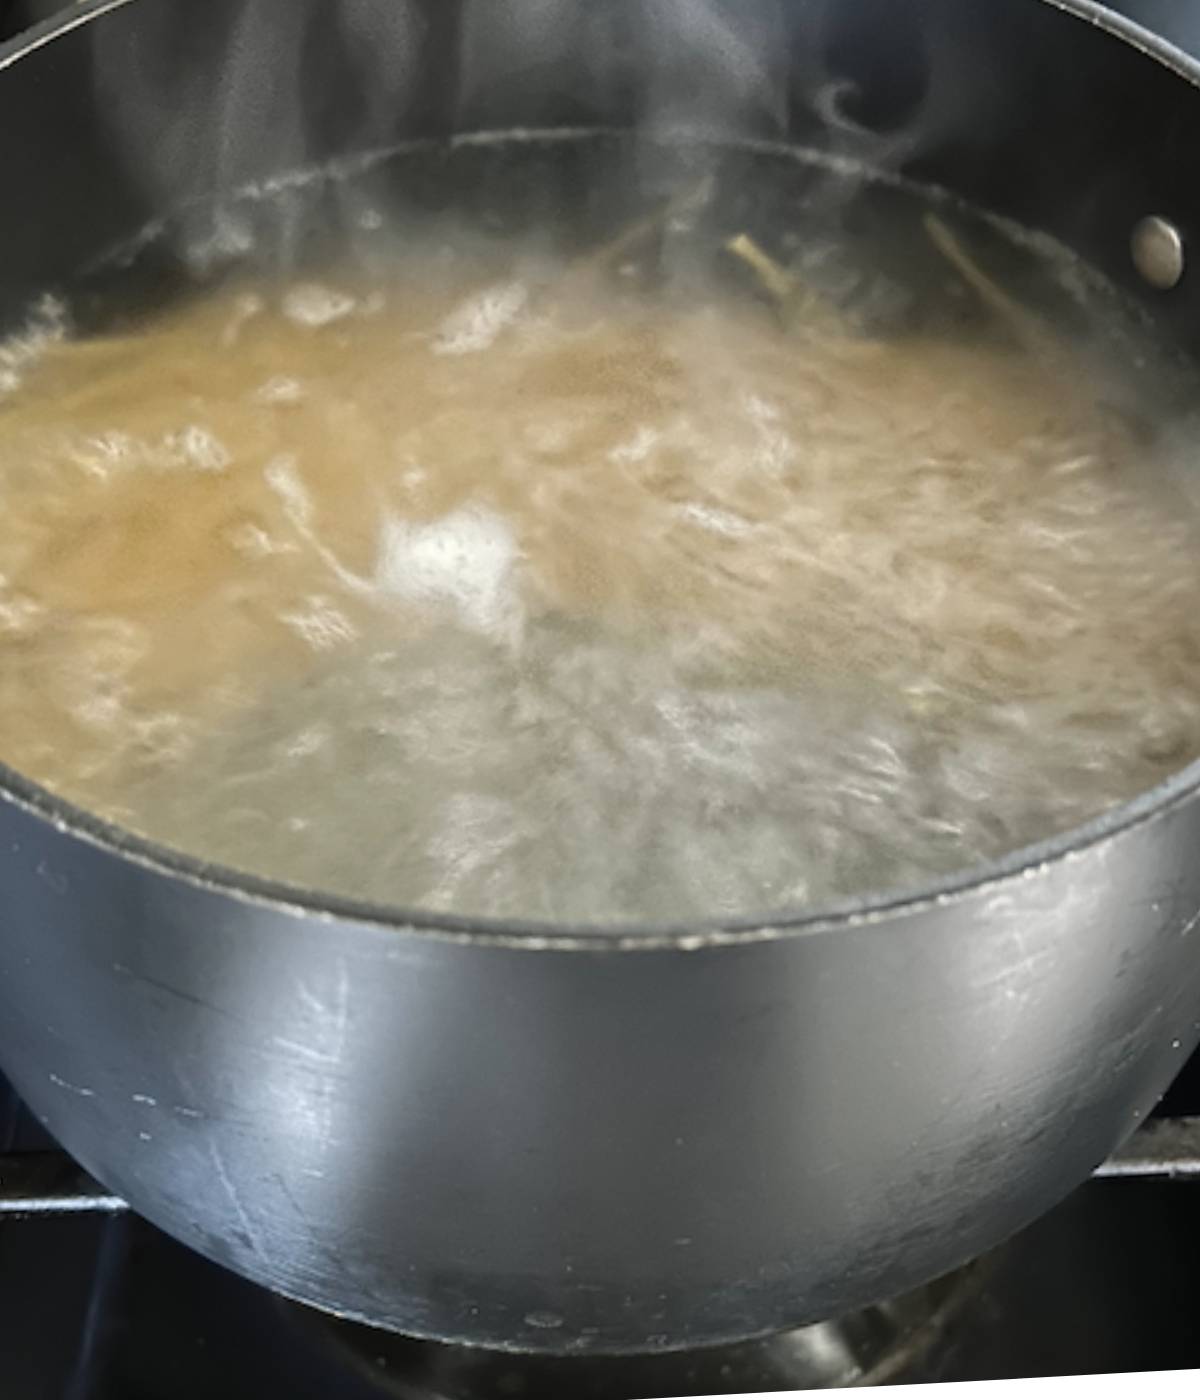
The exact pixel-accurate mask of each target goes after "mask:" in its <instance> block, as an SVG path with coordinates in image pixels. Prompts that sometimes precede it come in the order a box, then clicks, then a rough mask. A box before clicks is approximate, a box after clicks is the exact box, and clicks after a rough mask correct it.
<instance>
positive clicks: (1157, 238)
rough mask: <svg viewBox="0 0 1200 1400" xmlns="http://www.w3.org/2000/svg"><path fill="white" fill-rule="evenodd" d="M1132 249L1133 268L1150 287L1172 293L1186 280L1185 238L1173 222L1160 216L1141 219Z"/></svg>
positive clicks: (1134, 230)
mask: <svg viewBox="0 0 1200 1400" xmlns="http://www.w3.org/2000/svg"><path fill="white" fill-rule="evenodd" d="M1129 246H1130V251H1131V253H1132V254H1133V265H1134V267H1136V268H1137V270H1138V272H1139V273H1140V275H1141V277H1142V279H1143V280H1144V281H1146V282H1148V283H1149V284H1150V286H1152V287H1155V288H1157V289H1158V291H1160V292H1169V291H1170V290H1171V289H1172V288H1173V287H1177V286H1178V285H1179V283H1180V282H1181V281H1182V280H1183V274H1184V269H1185V267H1186V258H1185V255H1184V246H1183V235H1182V234H1181V233H1180V232H1179V230H1178V229H1177V228H1176V227H1175V225H1174V224H1173V223H1171V222H1170V220H1168V219H1164V218H1161V217H1160V216H1159V215H1157V214H1151V215H1149V216H1148V217H1146V218H1144V219H1139V220H1138V222H1137V223H1136V224H1135V225H1134V229H1133V236H1132V238H1131V239H1130V243H1129Z"/></svg>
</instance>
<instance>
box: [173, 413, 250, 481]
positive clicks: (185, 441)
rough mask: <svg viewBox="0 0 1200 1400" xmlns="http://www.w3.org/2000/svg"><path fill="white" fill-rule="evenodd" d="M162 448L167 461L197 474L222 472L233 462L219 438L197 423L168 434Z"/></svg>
mask: <svg viewBox="0 0 1200 1400" xmlns="http://www.w3.org/2000/svg"><path fill="white" fill-rule="evenodd" d="M163 446H164V449H165V451H166V453H167V456H168V458H169V459H171V460H173V461H174V462H175V463H176V464H178V465H179V466H182V467H188V468H190V469H192V470H194V471H198V472H223V471H224V470H225V468H226V467H228V466H229V464H230V463H231V462H232V461H233V458H232V457H231V456H230V454H229V451H228V449H227V448H226V447H225V444H224V443H223V442H221V440H220V438H218V437H217V436H216V434H215V433H214V432H212V430H211V429H209V428H205V427H203V426H202V425H200V424H198V423H190V424H189V425H188V426H187V427H186V428H181V429H180V430H179V432H177V433H171V434H169V435H168V436H167V438H166V440H165V442H164V444H163Z"/></svg>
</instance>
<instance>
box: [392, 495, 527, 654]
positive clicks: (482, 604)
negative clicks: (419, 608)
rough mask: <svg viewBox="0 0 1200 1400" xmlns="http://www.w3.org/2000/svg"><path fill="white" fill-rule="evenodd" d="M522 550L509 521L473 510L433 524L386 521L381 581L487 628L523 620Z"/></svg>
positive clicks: (401, 595)
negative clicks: (518, 572)
mask: <svg viewBox="0 0 1200 1400" xmlns="http://www.w3.org/2000/svg"><path fill="white" fill-rule="evenodd" d="M519 558H520V550H519V548H518V546H517V542H516V540H515V539H514V537H513V534H512V532H511V530H510V529H509V527H508V526H507V525H506V524H505V522H504V520H503V519H502V518H501V517H500V516H498V515H496V514H494V513H493V512H491V511H488V510H484V509H481V508H467V509H464V510H459V511H455V512H453V513H452V514H450V515H447V516H444V517H443V518H442V519H440V520H434V521H431V522H430V523H428V524H420V525H418V524H410V523H409V522H407V521H405V520H401V519H398V518H395V517H391V518H388V519H386V520H385V521H384V522H383V526H382V528H381V531H380V538H379V558H378V563H377V565H376V571H375V581H376V585H377V587H378V588H379V589H380V590H381V591H382V592H384V593H390V594H393V595H395V596H396V597H398V598H406V599H421V600H428V601H430V602H440V603H448V604H450V605H451V606H452V608H453V609H454V611H455V612H456V613H457V615H458V617H459V618H460V619H461V620H462V621H463V622H465V623H467V624H468V625H469V626H472V627H475V628H478V629H479V630H480V631H483V632H495V631H499V630H502V629H505V628H508V627H511V626H512V625H513V624H514V623H516V622H518V621H519V609H520V603H519V598H518V595H517V592H516V590H515V587H514V581H513V571H514V568H515V566H516V563H517V561H518V559H519Z"/></svg>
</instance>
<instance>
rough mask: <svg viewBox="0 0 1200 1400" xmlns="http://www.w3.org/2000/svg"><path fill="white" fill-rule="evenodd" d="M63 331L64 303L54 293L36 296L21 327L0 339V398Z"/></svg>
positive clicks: (65, 329)
mask: <svg viewBox="0 0 1200 1400" xmlns="http://www.w3.org/2000/svg"><path fill="white" fill-rule="evenodd" d="M67 330H68V316H67V306H66V303H65V302H63V301H62V300H60V299H59V298H58V297H55V296H44V297H42V298H40V300H39V301H38V302H37V303H36V304H35V305H34V307H33V310H32V312H31V313H30V315H29V318H28V320H27V321H26V323H25V325H24V327H23V328H22V329H21V330H20V331H18V332H17V334H16V335H12V336H10V337H9V338H8V339H7V340H4V341H0V398H2V397H3V396H4V395H6V394H10V393H13V392H14V391H15V390H16V389H18V388H19V387H20V385H21V383H22V381H23V379H24V377H25V375H26V373H27V372H28V371H29V370H30V369H32V368H33V366H34V365H36V364H37V363H38V361H39V360H41V359H42V357H43V356H44V355H45V353H46V351H47V350H49V349H50V347H51V346H53V345H57V344H58V343H59V342H60V341H61V340H62V339H63V338H64V337H65V336H66V334H67Z"/></svg>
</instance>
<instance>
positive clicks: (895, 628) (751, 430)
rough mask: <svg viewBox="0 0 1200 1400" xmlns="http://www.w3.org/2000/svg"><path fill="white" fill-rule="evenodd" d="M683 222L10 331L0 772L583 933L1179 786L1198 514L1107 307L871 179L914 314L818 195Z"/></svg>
mask: <svg viewBox="0 0 1200 1400" xmlns="http://www.w3.org/2000/svg"><path fill="white" fill-rule="evenodd" d="M473 158H474V159H479V158H480V157H479V156H478V153H476V155H475V156H474V157H473ZM398 169H402V164H401V166H399V167H398ZM770 169H771V166H770V162H767V163H766V164H765V166H763V167H762V170H765V171H766V172H767V173H768V174H769V171H770ZM762 170H760V173H759V176H758V177H757V178H759V180H760V181H762V180H765V179H766V175H765V174H763V173H762ZM749 187H750V188H751V189H752V188H753V184H752V182H751V185H750V186H749ZM681 188H682V191H683V193H682V195H680V192H679V189H674V190H673V191H672V192H671V193H670V196H669V197H668V198H667V199H666V201H665V203H658V204H656V203H655V202H654V201H649V202H647V203H646V206H645V208H644V209H643V210H642V211H641V213H640V214H639V215H638V218H640V219H642V220H644V221H645V222H644V223H642V224H639V222H638V219H633V220H632V222H631V223H630V224H629V225H628V228H627V229H626V226H625V225H620V226H618V227H613V228H609V229H608V230H607V232H606V233H605V235H604V236H603V237H600V236H597V238H596V240H595V241H594V246H592V245H586V246H583V247H582V248H581V247H580V246H579V240H578V239H576V240H575V243H574V244H572V246H569V247H568V246H555V243H554V240H553V239H550V238H547V237H545V236H538V237H534V236H531V235H530V234H529V232H528V230H525V231H518V232H513V231H512V230H502V231H499V232H497V231H496V230H494V229H493V230H492V231H491V232H490V233H488V234H487V236H483V235H482V234H479V236H476V234H478V233H479V231H478V230H477V229H476V230H472V229H471V228H468V227H466V226H465V225H464V226H461V227H460V225H458V224H456V223H455V222H454V221H453V220H448V219H447V218H446V217H445V216H440V217H441V218H442V221H441V222H440V223H437V224H436V226H434V225H431V224H430V223H429V222H428V220H426V221H425V222H424V223H422V224H421V226H420V228H417V227H415V225H414V227H412V228H411V229H407V228H406V227H405V226H404V225H403V223H398V222H397V219H396V218H395V217H394V216H390V215H389V216H388V217H387V218H385V217H384V215H383V214H381V213H379V212H377V211H373V210H370V209H367V210H366V211H365V212H363V211H361V210H360V211H359V214H358V215H357V218H358V222H357V225H356V227H358V228H359V230H360V231H362V230H365V231H367V232H368V234H369V236H370V237H372V238H375V239H377V240H378V242H377V243H373V244H372V245H371V246H372V249H373V251H372V252H371V255H370V256H363V255H362V252H361V247H357V246H356V250H355V252H354V255H353V256H352V255H351V254H350V252H347V251H343V252H341V253H339V252H338V251H337V250H336V249H335V250H333V251H327V252H325V253H323V254H322V255H321V257H320V258H310V259H309V260H308V261H307V262H306V263H305V264H304V265H303V266H296V267H294V268H286V269H284V270H283V271H282V272H281V271H280V270H279V268H278V267H273V268H271V269H265V268H264V267H262V266H260V265H258V264H256V263H255V262H254V259H253V258H252V257H251V256H250V255H249V253H248V252H247V246H248V245H247V241H246V240H243V242H242V244H240V245H238V246H239V249H240V255H239V258H238V259H233V260H232V262H231V264H230V266H229V267H227V268H226V269H225V270H224V271H223V272H222V273H221V275H220V276H216V275H213V274H211V273H208V272H206V274H205V276H206V279H207V280H202V281H200V282H199V283H197V284H196V285H195V286H193V287H191V288H190V289H189V290H188V291H187V293H186V295H181V296H177V297H173V298H171V299H170V300H169V301H168V302H167V303H166V304H164V305H161V306H158V307H156V308H155V309H154V310H153V311H151V312H147V313H146V314H143V315H141V316H138V317H133V318H131V319H129V321H128V322H127V323H121V324H117V323H116V322H114V323H112V324H111V325H108V326H106V327H105V328H103V329H102V330H100V331H99V332H93V333H89V334H86V335H84V334H75V333H72V330H71V307H70V306H67V305H62V304H58V303H55V302H53V301H48V302H46V303H44V304H43V305H42V306H41V307H40V308H39V309H37V311H36V313H35V314H33V315H32V316H31V319H30V322H29V325H28V326H27V327H25V328H23V330H22V331H21V332H20V333H19V334H18V335H17V336H16V337H14V338H11V339H10V340H9V341H8V342H7V343H6V344H5V345H4V346H3V348H0V489H2V491H3V500H4V512H3V517H2V519H0V744H2V756H3V758H4V759H5V760H6V761H7V762H8V763H9V764H11V765H12V766H13V767H15V768H17V769H19V770H20V771H22V772H23V773H25V774H27V775H28V776H30V777H32V778H34V779H36V780H37V781H39V782H41V783H43V784H45V785H47V786H48V787H50V788H52V789H53V790H55V791H56V792H58V793H60V794H62V795H63V796H65V797H66V798H68V799H70V800H72V801H73V802H75V803H78V804H81V805H83V806H85V807H87V808H89V809H91V810H93V811H95V812H97V813H99V814H101V815H103V816H105V817H107V818H109V819H111V820H113V821H116V822H119V823H122V824H124V825H126V826H128V827H130V828H132V829H134V830H135V831H137V832H139V833H141V834H142V835H144V836H147V837H150V838H153V839H154V840H156V841H158V842H161V843H164V844H167V845H170V846H173V847H176V848H178V849H180V850H183V851H185V852H187V853H189V854H191V855H193V856H197V857H201V858H203V859H205V860H209V861H215V862H219V863H223V864H226V865H230V866H233V867H236V868H239V869H243V870H249V871H253V872H254V873H256V874H258V875H260V876H267V877H272V878H277V879H280V880H284V881H288V882H291V883H294V884H298V885H303V886H306V887H310V888H316V889H320V890H323V891H327V892H333V893H337V894H339V895H343V896H349V897H352V898H355V899H368V900H372V901H377V902H383V903H387V904H391V905H400V906H404V907H406V908H409V909H424V910H430V911H439V912H452V913H454V914H457V915H467V916H491V917H500V918H504V919H509V920H548V921H558V922H563V921H569V922H572V923H594V924H604V925H610V926H612V925H617V924H620V923H629V922H669V923H681V922H686V921H688V920H710V919H730V918H738V917H742V916H749V915H754V914H758V913H765V912H767V911H772V910H775V911H779V910H789V911H793V910H802V909H811V908H815V907H817V906H819V905H822V904H826V903H828V902H830V901H837V900H840V899H845V898H850V897H854V896H858V895H862V894H867V893H875V892H880V891H884V890H895V889H901V888H906V887H911V886H914V885H917V884H920V883H922V882H925V881H928V880H931V879H934V878H937V877H941V876H944V875H946V874H948V873H951V872H955V871H959V870H962V869H964V868H966V867H969V866H972V865H975V864H978V863H980V862H983V861H987V860H989V859H992V858H995V857H998V856H1001V855H1004V854H1006V853H1009V852H1011V851H1014V850H1016V849H1017V848H1020V847H1022V846H1025V845H1027V844H1029V843H1031V842H1034V841H1037V840H1040V839H1042V838H1044V837H1047V836H1049V835H1052V834H1054V833H1057V832H1061V831H1063V830H1064V829H1066V828H1069V827H1072V826H1074V825H1076V824H1078V823H1080V822H1083V821H1086V820H1088V819H1090V818H1092V817H1094V816H1096V815H1097V814H1099V813H1101V812H1104V811H1105V810H1107V809H1108V808H1110V807H1111V806H1113V805H1114V804H1116V803H1119V802H1121V801H1123V800H1125V799H1128V798H1130V797H1132V796H1134V795H1135V794H1137V793H1138V792H1140V791H1142V790H1144V789H1146V788H1148V787H1150V786H1152V785H1154V784H1155V783H1157V782H1159V781H1160V780H1162V779H1163V778H1165V777H1166V776H1167V775H1169V774H1170V773H1171V772H1173V771H1175V770H1177V769H1179V768H1180V767H1182V766H1183V765H1184V764H1185V763H1187V762H1188V761H1190V760H1191V759H1193V758H1194V757H1196V756H1197V754H1198V753H1200V607H1198V606H1197V605H1198V602H1200V554H1198V553H1197V547H1196V546H1197V528H1196V509H1195V499H1194V495H1193V492H1192V490H1191V486H1190V481H1189V478H1188V470H1187V467H1188V464H1187V463H1186V461H1184V462H1181V460H1180V453H1179V451H1178V449H1177V448H1175V447H1173V446H1172V445H1171V442H1168V440H1167V439H1166V438H1164V437H1162V436H1160V435H1156V434H1154V433H1148V432H1147V431H1146V430H1145V426H1144V424H1143V423H1142V422H1141V421H1140V420H1139V419H1138V416H1137V414H1136V412H1134V411H1133V410H1132V409H1131V407H1130V404H1129V402H1128V400H1127V399H1122V397H1121V395H1120V393H1118V392H1117V391H1116V390H1115V389H1114V388H1113V386H1114V385H1115V384H1117V383H1118V381H1119V379H1120V375H1119V374H1118V373H1116V370H1118V369H1119V368H1120V365H1119V361H1120V360H1121V356H1122V355H1125V356H1127V357H1130V363H1132V360H1133V359H1134V358H1137V357H1138V356H1139V355H1141V353H1142V352H1141V350H1140V349H1139V348H1138V341H1137V337H1136V333H1135V332H1134V331H1132V330H1130V329H1129V328H1128V327H1125V328H1123V329H1122V331H1121V334H1120V335H1116V334H1115V332H1114V334H1113V335H1112V336H1109V335H1108V329H1109V323H1110V322H1112V323H1113V324H1115V321H1116V319H1117V318H1118V308H1117V304H1116V301H1115V300H1114V299H1111V298H1110V299H1108V300H1105V299H1104V298H1102V297H1100V293H1099V292H1096V293H1095V295H1096V297H1099V298H1100V300H1098V301H1096V302H1095V303H1094V304H1092V303H1091V302H1088V299H1087V296H1085V295H1084V293H1083V292H1081V291H1080V290H1079V289H1080V287H1084V286H1091V285H1092V284H1091V282H1089V280H1088V279H1087V278H1085V277H1083V276H1082V275H1081V273H1080V269H1078V268H1077V267H1076V266H1075V265H1073V264H1071V263H1069V262H1068V261H1065V260H1063V259H1062V258H1061V257H1060V258H1059V261H1058V263H1057V264H1055V266H1054V267H1053V268H1051V269H1050V270H1049V271H1047V272H1046V273H1045V277H1046V279H1047V285H1050V284H1054V285H1055V286H1056V287H1057V288H1058V289H1059V291H1060V292H1062V297H1061V298H1060V301H1061V304H1062V305H1063V306H1065V305H1066V304H1067V302H1069V301H1071V299H1072V297H1073V298H1074V302H1073V305H1074V306H1075V310H1076V312H1077V313H1078V314H1077V316H1076V320H1075V321H1074V322H1072V321H1071V320H1070V317H1069V316H1068V315H1067V314H1066V313H1065V312H1064V318H1065V319H1064V320H1063V321H1062V323H1061V324H1060V323H1059V322H1058V321H1056V320H1055V319H1054V318H1053V317H1052V316H1051V315H1050V314H1049V313H1047V312H1046V311H1045V310H1044V308H1043V309H1042V310H1028V309H1027V308H1026V307H1025V306H1024V305H1023V304H1018V298H1016V297H1015V296H1014V297H1012V298H1011V299H1010V300H1005V299H1004V297H1001V298H999V299H998V298H997V297H996V296H995V295H994V289H995V286H996V283H995V282H994V281H993V280H992V277H991V274H985V275H984V276H983V277H982V278H979V277H976V276H974V275H973V272H972V269H973V267H974V263H971V262H966V261H963V260H962V259H960V260H958V261H957V262H956V260H955V255H954V254H955V249H956V248H958V247H959V246H960V245H959V244H958V243H951V244H950V245H949V252H950V256H949V257H947V256H946V253H947V245H946V243H945V239H944V238H943V239H942V246H941V248H940V250H939V246H938V243H939V231H940V232H942V233H944V229H945V225H944V224H943V223H942V222H940V221H941V220H942V219H948V218H950V215H949V213H947V212H946V211H943V212H942V214H941V215H939V216H938V220H939V221H938V222H935V223H933V224H930V223H929V222H928V220H927V219H926V220H925V222H924V224H923V223H922V218H923V216H922V214H921V206H920V201H919V200H918V198H917V196H916V195H908V194H906V195H904V197H903V199H902V200H901V204H902V205H903V207H904V208H905V209H906V210H908V213H907V214H906V215H905V220H906V222H905V223H904V228H905V236H906V237H908V238H910V239H911V240H916V242H919V243H920V245H921V247H922V249H923V256H924V257H925V263H924V264H923V266H924V267H925V276H924V280H923V281H922V280H921V279H911V280H907V281H906V279H905V278H904V277H903V276H901V275H900V274H899V273H897V272H896V270H895V269H891V270H888V269H885V268H881V267H879V266H877V265H876V264H875V263H874V262H872V260H871V257H870V256H868V255H867V254H865V253H860V255H859V257H858V261H857V262H855V261H854V260H852V259H851V260H848V259H847V257H846V256H845V255H844V254H845V250H844V248H843V247H842V246H841V245H840V244H839V241H838V230H839V229H840V228H842V227H844V226H845V220H844V219H843V218H842V214H841V212H840V211H841V209H842V208H843V203H842V202H839V200H838V199H831V198H829V192H830V190H831V189H833V190H835V191H836V190H837V189H840V186H838V184H837V180H836V179H835V177H834V176H833V175H831V174H830V173H829V172H828V171H826V172H824V174H823V177H822V181H821V190H822V191H823V194H822V199H821V201H820V202H819V203H820V207H819V208H817V209H816V212H815V213H814V212H813V206H812V205H811V202H810V204H809V205H807V206H805V207H806V208H807V209H808V214H807V215H806V217H807V218H808V220H809V223H808V224H807V225H804V227H803V229H802V230H801V233H796V232H795V230H793V229H789V227H788V226H787V225H786V224H785V225H784V226H783V228H782V230H781V229H780V223H779V216H778V211H776V212H775V213H774V214H773V215H772V219H771V221H770V225H769V227H768V226H766V225H764V227H762V228H756V227H754V226H753V225H754V219H753V214H754V209H755V205H754V201H753V199H752V198H750V197H749V196H748V195H747V194H746V193H745V190H746V188H747V185H746V184H745V183H744V182H742V183H740V184H739V185H738V189H739V191H740V193H739V196H738V199H737V200H730V201H726V200H725V199H724V196H723V193H722V188H723V187H722V186H721V184H720V182H719V181H718V183H717V185H716V187H715V189H714V187H713V186H712V183H711V181H710V182H709V184H708V185H707V186H705V187H704V188H703V189H701V187H700V186H699V185H697V186H696V189H695V190H694V191H693V190H692V187H691V186H690V185H688V184H687V183H686V182H685V183H684V185H683V186H682V187H681ZM689 191H691V192H690V193H689ZM896 197H897V198H899V196H896ZM656 210H657V211H658V212H657V214H656ZM829 211H833V212H829ZM463 217H464V218H465V216H463ZM797 217H798V221H799V223H803V220H799V216H797ZM897 217H899V216H897ZM822 220H824V223H823V222H822ZM980 227H982V225H981V226H980ZM623 229H626V231H625V232H624V233H623V232H622V230H623ZM814 229H815V231H814ZM747 230H749V231H747ZM922 230H923V231H922ZM459 232H461V237H460V236H458V233H459ZM776 235H778V236H776ZM925 235H929V236H928V237H926V236H925ZM990 237H991V240H992V241H991V243H988V244H987V247H989V248H991V247H995V248H999V247H1000V245H1001V244H1002V243H1003V241H1004V240H1003V239H1000V237H999V235H998V234H996V232H995V230H994V229H993V230H992V232H991V235H990ZM585 243H586V240H585ZM914 246H916V245H915V243H914ZM979 246H980V247H983V246H984V245H983V244H979ZM1001 251H1003V250H1001ZM872 256H873V255H872ZM971 256H972V257H974V256H976V255H975V254H972V255H971ZM979 256H980V257H982V254H979ZM1013 256H1014V257H1015V256H1016V254H1014V255H1013ZM1024 256H1025V257H1026V261H1028V256H1029V255H1028V254H1026V255H1024ZM1018 261H1019V260H1018ZM1015 265H1016V264H1015V263H1014V266H1015ZM206 266H207V265H206ZM1063 288H1066V289H1067V290H1066V291H1063ZM1072 289H1073V290H1072ZM1068 292H1069V293H1070V295H1068ZM1007 295H1008V294H1007V293H1005V294H1004V296H1005V297H1006V296H1007ZM1090 295H1091V293H1088V296H1090ZM1085 303H1086V305H1085ZM934 308H936V312H935V309H934ZM1097 325H1100V326H1102V327H1104V334H1100V333H1099V332H1097V331H1096V330H1095V327H1096V326H1097ZM1083 326H1087V327H1091V328H1092V329H1091V331H1090V332H1089V335H1087V336H1085V335H1084V333H1083V330H1081V329H1080V327H1083ZM1101 342H1103V347H1104V353H1103V355H1101V353H1100V349H1099V348H1098V347H1099V346H1100V344H1101ZM1122 346H1123V347H1124V349H1123V350H1119V351H1118V349H1117V348H1114V347H1122ZM1101 361H1103V364H1104V365H1105V366H1107V369H1106V370H1104V371H1103V372H1102V370H1101V368H1099V366H1100V364H1101ZM1143 367H1144V366H1143ZM1110 370H1111V371H1113V372H1112V373H1109V372H1108V371H1110ZM1171 441H1172V442H1173V441H1174V440H1173V439H1172V440H1171Z"/></svg>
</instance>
